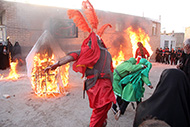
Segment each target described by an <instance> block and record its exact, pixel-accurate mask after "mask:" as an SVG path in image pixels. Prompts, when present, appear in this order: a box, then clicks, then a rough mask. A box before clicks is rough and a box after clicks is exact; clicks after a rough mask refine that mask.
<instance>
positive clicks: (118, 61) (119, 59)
mask: <svg viewBox="0 0 190 127" xmlns="http://www.w3.org/2000/svg"><path fill="white" fill-rule="evenodd" d="M112 61H113V67H114V68H116V67H117V65H119V64H121V63H122V62H123V61H125V57H124V53H123V52H122V45H120V51H119V55H118V56H116V55H115V56H114V57H113V58H112Z"/></svg>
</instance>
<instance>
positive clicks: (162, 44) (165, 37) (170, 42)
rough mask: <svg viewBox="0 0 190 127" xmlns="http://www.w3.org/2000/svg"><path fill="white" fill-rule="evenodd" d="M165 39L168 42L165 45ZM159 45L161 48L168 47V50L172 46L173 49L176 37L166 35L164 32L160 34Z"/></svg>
mask: <svg viewBox="0 0 190 127" xmlns="http://www.w3.org/2000/svg"><path fill="white" fill-rule="evenodd" d="M166 41H167V42H168V45H167V46H166V45H165V42H166ZM160 47H161V48H162V49H165V48H166V47H168V48H169V50H170V51H171V49H172V48H173V49H175V48H176V38H175V37H174V36H173V35H166V34H163V35H161V41H160Z"/></svg>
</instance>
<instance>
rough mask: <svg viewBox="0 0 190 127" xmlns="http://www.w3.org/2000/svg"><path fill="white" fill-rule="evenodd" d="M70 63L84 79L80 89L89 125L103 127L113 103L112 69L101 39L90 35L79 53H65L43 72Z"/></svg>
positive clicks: (108, 54)
mask: <svg viewBox="0 0 190 127" xmlns="http://www.w3.org/2000/svg"><path fill="white" fill-rule="evenodd" d="M71 61H75V62H74V64H73V70H74V71H75V72H80V73H82V75H83V77H84V76H85V77H86V80H85V83H84V86H85V87H84V88H85V90H86V92H87V95H88V98H89V104H90V108H92V109H93V111H92V115H91V118H90V125H89V126H90V127H105V126H106V124H107V121H106V119H107V113H108V111H109V109H110V108H111V106H112V103H116V100H115V96H114V92H113V89H112V80H113V66H112V57H111V55H110V53H109V52H108V51H107V48H106V46H105V44H104V42H103V41H102V39H101V38H100V37H99V36H98V35H96V34H95V33H94V32H91V33H90V35H89V36H88V38H86V39H85V40H84V42H83V44H82V46H81V50H79V51H74V52H71V53H69V54H68V55H66V56H65V57H63V58H62V59H61V60H60V61H58V62H57V63H55V64H53V65H51V66H49V67H47V68H46V69H45V71H48V70H49V69H52V70H53V69H56V68H57V67H58V66H61V65H64V64H66V63H68V62H71Z"/></svg>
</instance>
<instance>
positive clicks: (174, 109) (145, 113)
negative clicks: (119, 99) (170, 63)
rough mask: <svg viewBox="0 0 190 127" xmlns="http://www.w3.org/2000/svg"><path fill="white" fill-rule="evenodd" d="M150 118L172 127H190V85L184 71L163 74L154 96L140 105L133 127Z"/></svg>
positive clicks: (167, 70)
mask: <svg viewBox="0 0 190 127" xmlns="http://www.w3.org/2000/svg"><path fill="white" fill-rule="evenodd" d="M148 117H156V118H157V119H158V120H162V121H165V122H166V123H167V124H169V125H170V126H171V127H190V83H189V81H188V79H187V77H186V75H185V73H184V72H183V71H181V70H179V69H166V70H164V71H163V72H162V74H161V76H160V81H159V82H158V85H157V87H156V89H155V91H154V93H153V94H152V96H151V97H150V98H149V99H147V100H146V101H144V102H142V103H140V104H139V105H138V107H137V110H136V115H135V120H134V124H133V127H138V126H139V125H140V124H141V123H142V122H143V121H144V120H146V118H148Z"/></svg>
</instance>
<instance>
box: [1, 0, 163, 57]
mask: <svg viewBox="0 0 190 127" xmlns="http://www.w3.org/2000/svg"><path fill="white" fill-rule="evenodd" d="M0 6H1V8H0V12H4V15H3V17H4V20H3V24H4V25H6V26H7V35H8V36H10V41H11V42H12V43H13V44H14V43H15V42H16V41H18V42H19V43H20V45H21V47H22V52H23V56H26V55H27V54H28V52H29V51H30V49H31V48H32V46H33V45H34V44H35V43H36V41H37V40H38V38H39V37H40V35H41V34H42V33H43V31H44V30H46V29H48V28H49V27H51V26H52V25H53V24H51V25H48V24H49V23H50V22H49V21H50V20H51V19H60V20H62V21H65V20H69V19H68V16H67V9H66V8H57V7H47V6H38V5H29V4H22V3H14V2H5V1H3V2H2V1H1V4H0ZM96 13H97V16H98V19H99V27H98V28H100V27H101V26H102V25H104V24H106V23H110V24H111V25H112V28H108V29H106V31H105V33H104V34H103V36H102V38H103V40H104V42H105V43H106V45H107V47H108V48H109V51H110V52H111V54H112V56H114V55H115V54H117V53H118V50H120V45H122V50H123V51H125V57H126V59H128V58H130V57H132V45H131V43H130V39H129V37H128V35H126V32H125V30H126V29H127V28H128V27H130V26H132V27H133V28H134V29H137V28H139V27H140V28H142V29H143V30H144V31H145V32H146V33H147V34H148V35H149V37H150V45H151V47H152V50H153V51H154V52H155V51H156V48H157V47H160V23H159V22H157V21H152V20H151V19H147V18H144V17H137V16H132V15H126V14H120V13H111V12H106V11H100V10H96ZM155 25H156V29H155V30H156V31H155V33H156V34H155V35H154V34H152V31H153V30H152V27H153V26H155ZM87 36H88V33H84V32H82V31H81V30H79V31H78V38H64V39H57V41H58V42H59V43H60V44H61V46H62V49H63V50H64V51H65V52H66V53H67V52H69V51H72V50H78V49H79V48H80V46H81V44H82V41H83V40H84V39H85V38H86V37H87ZM154 58H155V53H153V56H152V57H151V59H152V60H154Z"/></svg>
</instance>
